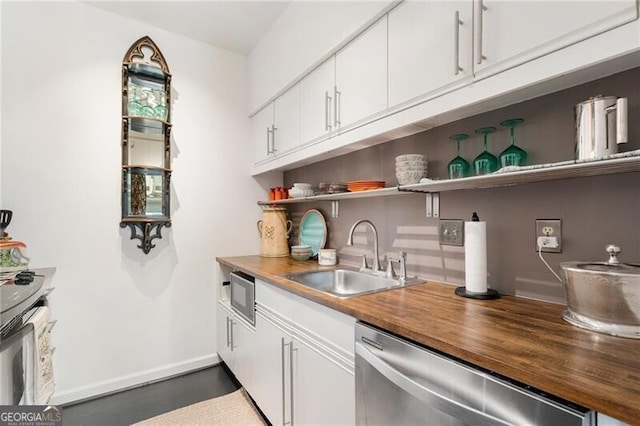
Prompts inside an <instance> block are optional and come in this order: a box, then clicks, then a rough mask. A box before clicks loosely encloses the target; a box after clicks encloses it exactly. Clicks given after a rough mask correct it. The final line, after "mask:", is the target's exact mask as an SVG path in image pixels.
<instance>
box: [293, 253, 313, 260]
mask: <svg viewBox="0 0 640 426" xmlns="http://www.w3.org/2000/svg"><path fill="white" fill-rule="evenodd" d="M291 257H292V258H293V259H294V260H309V258H310V257H311V252H310V251H309V252H308V253H294V252H291Z"/></svg>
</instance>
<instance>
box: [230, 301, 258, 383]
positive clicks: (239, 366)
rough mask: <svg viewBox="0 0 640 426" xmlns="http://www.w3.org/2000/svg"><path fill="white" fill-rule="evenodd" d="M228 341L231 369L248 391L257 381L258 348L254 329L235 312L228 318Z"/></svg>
mask: <svg viewBox="0 0 640 426" xmlns="http://www.w3.org/2000/svg"><path fill="white" fill-rule="evenodd" d="M229 334H230V335H229V341H230V348H231V354H232V355H231V357H232V360H233V366H232V367H229V368H231V371H233V374H234V375H235V376H236V378H237V379H238V380H239V381H240V383H242V386H244V387H245V388H246V389H247V391H248V392H249V393H251V392H252V391H253V390H254V389H255V385H256V382H257V377H256V375H257V367H258V365H257V362H258V360H257V356H258V355H257V354H258V351H257V349H258V348H259V346H258V342H257V337H256V334H255V331H254V330H253V329H252V327H251V326H249V325H248V324H247V323H245V322H244V321H243V320H241V319H239V318H238V317H237V316H236V315H235V314H234V315H233V316H232V317H231V318H230V323H229Z"/></svg>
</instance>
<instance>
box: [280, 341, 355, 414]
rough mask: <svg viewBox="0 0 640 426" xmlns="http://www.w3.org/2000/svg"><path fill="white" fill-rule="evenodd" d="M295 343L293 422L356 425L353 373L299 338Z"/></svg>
mask: <svg viewBox="0 0 640 426" xmlns="http://www.w3.org/2000/svg"><path fill="white" fill-rule="evenodd" d="M292 344H293V349H294V351H293V362H294V368H293V377H294V380H293V419H294V424H300V425H354V424H355V421H356V414H355V407H356V403H355V378H354V375H353V373H350V372H348V371H346V370H344V369H343V368H341V367H339V366H338V365H337V364H336V363H334V362H333V361H331V360H329V359H328V358H326V357H325V356H323V355H322V354H321V353H320V352H318V351H316V350H315V349H313V348H311V347H309V346H307V345H306V344H304V343H302V342H300V341H299V340H296V339H294V340H293V343H292Z"/></svg>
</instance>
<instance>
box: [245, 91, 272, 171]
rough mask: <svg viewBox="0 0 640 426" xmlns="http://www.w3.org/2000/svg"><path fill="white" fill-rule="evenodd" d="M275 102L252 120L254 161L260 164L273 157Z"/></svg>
mask: <svg viewBox="0 0 640 426" xmlns="http://www.w3.org/2000/svg"><path fill="white" fill-rule="evenodd" d="M273 111H274V108H273V102H272V103H270V104H269V105H267V106H266V107H264V108H263V109H261V110H260V111H259V112H258V113H256V115H254V116H253V117H252V118H251V127H252V130H253V143H254V161H255V162H256V163H259V162H260V161H264V160H266V159H267V158H269V157H271V156H272V155H273V142H274V141H273V127H274V114H273Z"/></svg>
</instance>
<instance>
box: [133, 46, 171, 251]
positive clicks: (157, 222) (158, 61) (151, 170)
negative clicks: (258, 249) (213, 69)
mask: <svg viewBox="0 0 640 426" xmlns="http://www.w3.org/2000/svg"><path fill="white" fill-rule="evenodd" d="M170 141H171V74H170V73H169V67H168V65H167V63H166V61H165V59H164V56H163V55H162V53H161V52H160V49H158V47H157V46H156V44H155V43H154V42H153V41H152V40H151V39H150V38H149V37H142V38H141V39H139V40H138V41H136V42H135V43H134V44H133V45H132V46H131V47H130V48H129V50H128V51H127V53H126V54H125V57H124V60H123V62H122V220H121V222H120V227H121V228H127V227H128V228H129V229H130V230H131V239H137V240H140V244H139V245H138V248H140V249H141V250H142V251H143V252H144V253H145V254H149V252H150V251H151V249H152V248H154V247H155V244H153V240H155V239H157V238H162V228H169V227H171V210H170V205H171V203H170V201H171V200H170V195H171V190H170V188H171V186H170V185H171V142H170Z"/></svg>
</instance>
